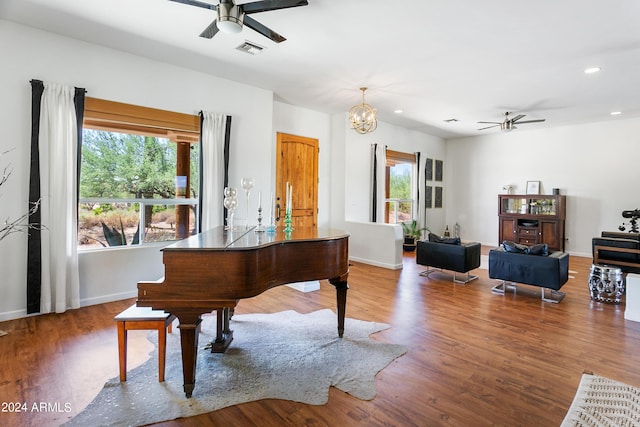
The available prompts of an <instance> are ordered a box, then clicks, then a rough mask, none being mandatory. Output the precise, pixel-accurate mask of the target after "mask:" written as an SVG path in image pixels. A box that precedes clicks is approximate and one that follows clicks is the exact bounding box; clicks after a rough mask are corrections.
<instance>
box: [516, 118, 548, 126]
mask: <svg viewBox="0 0 640 427" xmlns="http://www.w3.org/2000/svg"><path fill="white" fill-rule="evenodd" d="M545 120H546V119H536V120H525V121H523V122H518V124H519V125H521V124H523V123H538V122H544V121H545Z"/></svg>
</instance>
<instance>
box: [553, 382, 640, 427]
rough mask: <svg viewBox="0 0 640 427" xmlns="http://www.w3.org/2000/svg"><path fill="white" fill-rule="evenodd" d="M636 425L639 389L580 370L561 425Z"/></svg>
mask: <svg viewBox="0 0 640 427" xmlns="http://www.w3.org/2000/svg"><path fill="white" fill-rule="evenodd" d="M569 426H580V427H587V426H588V427H632V426H640V389H638V388H637V387H633V386H630V385H627V384H624V383H621V382H619V381H614V380H610V379H608V378H604V377H600V376H597V375H591V374H583V375H582V379H581V380H580V385H579V386H578V391H577V392H576V395H575V397H574V399H573V402H572V403H571V407H570V408H569V411H568V412H567V415H566V417H565V418H564V421H563V422H562V427H569Z"/></svg>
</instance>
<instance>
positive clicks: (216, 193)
mask: <svg viewBox="0 0 640 427" xmlns="http://www.w3.org/2000/svg"><path fill="white" fill-rule="evenodd" d="M226 119H227V117H226V115H224V114H217V113H210V112H206V111H203V112H202V135H201V138H200V139H201V141H202V142H201V143H202V171H201V173H202V188H201V189H200V191H201V193H202V229H201V230H200V231H206V230H209V229H211V228H213V227H216V226H218V225H224V207H223V204H222V202H223V200H224V188H223V187H224V135H225V124H226Z"/></svg>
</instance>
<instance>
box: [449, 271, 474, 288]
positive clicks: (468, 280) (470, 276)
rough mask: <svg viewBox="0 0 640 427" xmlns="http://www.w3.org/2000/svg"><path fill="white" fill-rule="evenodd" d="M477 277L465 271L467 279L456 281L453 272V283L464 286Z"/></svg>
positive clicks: (456, 278)
mask: <svg viewBox="0 0 640 427" xmlns="http://www.w3.org/2000/svg"><path fill="white" fill-rule="evenodd" d="M477 278H478V276H474V275H473V274H471V273H469V272H468V271H467V279H466V280H465V279H458V277H457V276H456V272H455V271H454V272H453V282H454V283H460V284H461V285H466V284H467V283H469V282H470V281H472V280H475V279H477Z"/></svg>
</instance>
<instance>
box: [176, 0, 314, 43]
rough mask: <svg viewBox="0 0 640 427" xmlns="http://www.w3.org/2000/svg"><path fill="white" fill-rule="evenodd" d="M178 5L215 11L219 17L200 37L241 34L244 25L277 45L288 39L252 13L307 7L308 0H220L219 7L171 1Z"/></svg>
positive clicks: (192, 2)
mask: <svg viewBox="0 0 640 427" xmlns="http://www.w3.org/2000/svg"><path fill="white" fill-rule="evenodd" d="M170 1H175V2H177V3H184V4H188V5H189V6H197V7H201V8H204V9H210V10H215V11H216V12H217V13H218V17H217V18H216V19H214V20H213V22H212V23H211V24H209V26H208V27H207V28H205V29H204V31H203V32H202V33H201V34H200V37H204V38H206V39H210V38H212V37H213V36H215V35H216V33H217V32H218V31H219V30H221V31H223V32H225V33H239V32H240V31H242V26H243V24H244V25H246V26H247V27H249V28H251V29H252V30H255V31H257V32H259V33H260V34H262V35H263V36H265V37H267V38H270V39H271V40H273V41H274V42H276V43H281V42H283V41H285V40H286V39H285V38H284V37H282V36H281V35H280V34H278V33H276V32H275V31H273V30H272V29H270V28H268V27H266V26H264V25H262V24H261V23H259V22H258V21H256V20H255V19H253V18H251V17H250V16H249V15H250V14H252V13H259V12H268V11H270V10H278V9H287V8H289V7H297V6H307V5H308V4H309V3H308V2H307V0H264V1H254V2H251V3H245V4H239V5H237V4H235V2H234V0H220V1H219V3H218V4H217V5H215V4H211V3H205V2H202V1H198V0H170Z"/></svg>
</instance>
